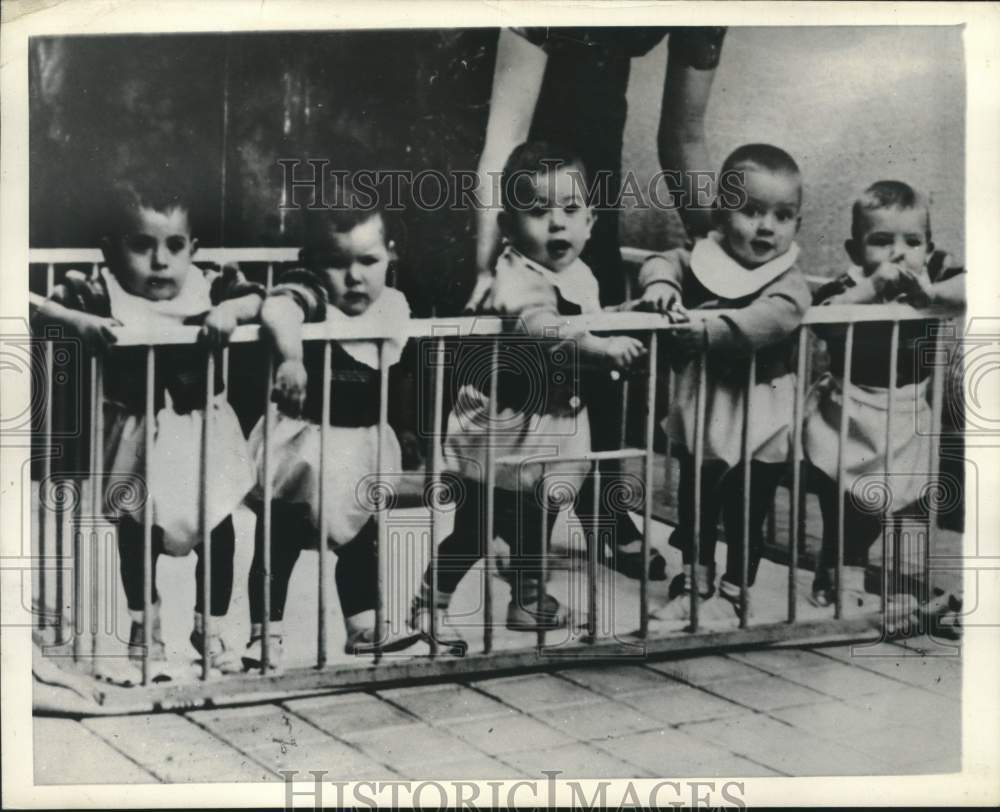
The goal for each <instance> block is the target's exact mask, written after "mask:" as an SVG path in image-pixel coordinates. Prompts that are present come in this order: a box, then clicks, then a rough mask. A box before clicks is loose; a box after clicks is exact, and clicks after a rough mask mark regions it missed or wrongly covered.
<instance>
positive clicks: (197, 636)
mask: <svg viewBox="0 0 1000 812" xmlns="http://www.w3.org/2000/svg"><path fill="white" fill-rule="evenodd" d="M221 619H222V618H218V617H214V616H213V618H212V620H213V626H214V625H215V623H218V621H220V620H221ZM216 629H217V627H216ZM216 629H213V631H212V633H211V634H209V635H208V637H206V636H205V618H204V615H202V613H201V612H195V613H194V627H193V628H192V629H191V637H190V638H188V639H189V640H190V641H191V645H192V646H193V647H194V650H195V651H197V652H198V654H199V655H200V656H201V658H202V660H204V659H205V657H208V664H209V667H210V668H215V669H217V670H219V671H221V672H222V673H223V674H234V673H236V672H237V671H239V670H240V668H239V663H238V661H237V657H236V652H234V651H232V650H231V649H230V648H229V647H228V646H227V645H226V641H225V640H224V639H223V637H222V635H221V634H219V632H218V631H217V630H216Z"/></svg>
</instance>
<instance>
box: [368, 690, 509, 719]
mask: <svg viewBox="0 0 1000 812" xmlns="http://www.w3.org/2000/svg"><path fill="white" fill-rule="evenodd" d="M378 696H380V697H381V698H382V699H385V700H389V701H390V702H392V703H393V704H395V705H399V706H401V707H403V708H405V709H406V710H407V711H409V712H410V713H412V714H413V715H414V716H419V717H420V718H421V719H423V720H424V721H426V722H432V723H435V724H437V723H441V722H448V721H455V720H459V721H460V720H464V719H486V718H489V717H493V716H507V715H510V714H513V713H515V711H514V710H512V709H511V708H508V707H506V706H505V705H503V704H501V703H500V702H497V701H496V700H495V699H490V698H489V697H488V696H484V695H483V694H481V693H479V692H478V691H475V690H473V689H472V688H468V687H466V686H464V685H456V684H445V685H420V686H417V687H415V688H395V689H392V690H388V691H379V692H378Z"/></svg>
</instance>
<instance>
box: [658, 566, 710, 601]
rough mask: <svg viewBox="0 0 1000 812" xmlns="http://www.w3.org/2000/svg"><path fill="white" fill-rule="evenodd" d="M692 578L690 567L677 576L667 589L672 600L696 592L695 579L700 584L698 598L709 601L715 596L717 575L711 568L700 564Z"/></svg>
mask: <svg viewBox="0 0 1000 812" xmlns="http://www.w3.org/2000/svg"><path fill="white" fill-rule="evenodd" d="M694 569H695V572H694V576H693V577H692V575H691V572H690V567H688V568H687V570H686V571H685V572H682V573H680V574H679V575H675V576H674V578H673V580H672V581H671V582H670V586H669V587H668V589H667V595H668V597H669V598H670V599H671V600H672V599H674V598H676V597H678V596H680V595H690V594H691V593H692V592H693V591H694V583H695V579H697V582H698V597H699V598H701V599H702V600H708V599H709V598H711V597H712V596H713V595H714V594H715V575H714V573H713V572H712V569H711V567H708V566H705V565H703V564H698V565H697V566H696V567H695V568H694Z"/></svg>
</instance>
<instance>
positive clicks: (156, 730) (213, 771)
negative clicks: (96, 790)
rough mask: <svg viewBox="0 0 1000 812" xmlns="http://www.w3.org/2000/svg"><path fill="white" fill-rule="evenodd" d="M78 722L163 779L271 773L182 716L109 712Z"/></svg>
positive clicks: (266, 776) (263, 777)
mask: <svg viewBox="0 0 1000 812" xmlns="http://www.w3.org/2000/svg"><path fill="white" fill-rule="evenodd" d="M83 724H84V725H85V726H86V727H87V728H88V729H89V730H91V731H93V732H94V733H96V734H97V735H98V736H100V737H101V738H102V739H104V740H105V741H106V742H108V743H109V744H111V745H112V746H113V747H114V748H115V749H116V750H119V751H121V752H122V753H127V754H128V756H129V758H131V759H133V760H134V761H136V762H138V763H139V764H140V765H141V766H142V767H143V768H144V769H146V770H148V771H149V772H151V773H153V774H154V775H155V776H156V777H157V778H159V779H160V780H162V781H166V782H169V783H174V782H197V783H201V782H208V781H270V780H272V779H273V778H274V773H273V772H271V771H270V770H268V769H267V768H266V767H263V766H261V765H260V764H258V763H256V762H255V761H254V760H253V759H252V758H250V757H249V756H247V755H245V754H244V753H241V752H239V751H238V750H237V749H236V748H234V747H231V746H230V745H228V744H226V742H224V741H222V740H221V739H219V738H217V737H215V736H213V735H212V734H211V733H209V732H208V731H206V730H202V728H200V727H198V725H196V724H195V723H194V722H191V721H189V720H188V719H185V718H184V717H183V716H178V715H175V714H171V713H160V714H156V715H151V716H110V717H103V718H94V719H86V720H84V722H83Z"/></svg>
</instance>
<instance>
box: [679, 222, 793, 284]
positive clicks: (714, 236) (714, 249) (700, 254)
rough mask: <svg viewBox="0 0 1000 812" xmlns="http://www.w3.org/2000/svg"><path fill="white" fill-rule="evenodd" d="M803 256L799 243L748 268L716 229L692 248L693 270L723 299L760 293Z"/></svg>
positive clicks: (696, 277)
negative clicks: (724, 244) (758, 264)
mask: <svg viewBox="0 0 1000 812" xmlns="http://www.w3.org/2000/svg"><path fill="white" fill-rule="evenodd" d="M798 258H799V246H798V245H796V244H795V243H792V244H791V246H790V247H789V249H788V250H787V251H786V252H785V253H784V254H782V255H781V256H779V257H775V258H774V259H772V260H771V261H770V262H765V263H764V264H763V265H760V266H758V267H756V268H744V267H743V266H742V265H740V264H739V263H738V262H737V261H736V260H735V259H733V258H732V257H731V256H729V254H727V253H726V250H725V249H724V248H723V247H722V234H720V233H719V232H718V231H712V232H710V233H709V234H708V236H707V237H705V239H703V240H699V241H698V242H697V243H695V246H694V249H693V250H692V251H691V273H693V274H694V276H695V279H697V280H698V281H699V282H701V284H702V285H704V286H705V288H707V289H708V290H710V291H711V292H712V293H714V294H715V295H716V296H718V297H720V298H722V299H742V298H743V297H744V296H750V295H751V294H753V293H756V292H757V291H759V290H760V289H761V288H763V287H764V286H765V285H768V284H770V283H771V282H773V281H774V280H775V279H777V278H778V277H779V276H781V275H782V274H783V273H784V272H785V271H787V270H788V269H789V268H791V267H792V266H793V265H794V264H795V261H796V260H797V259H798Z"/></svg>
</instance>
